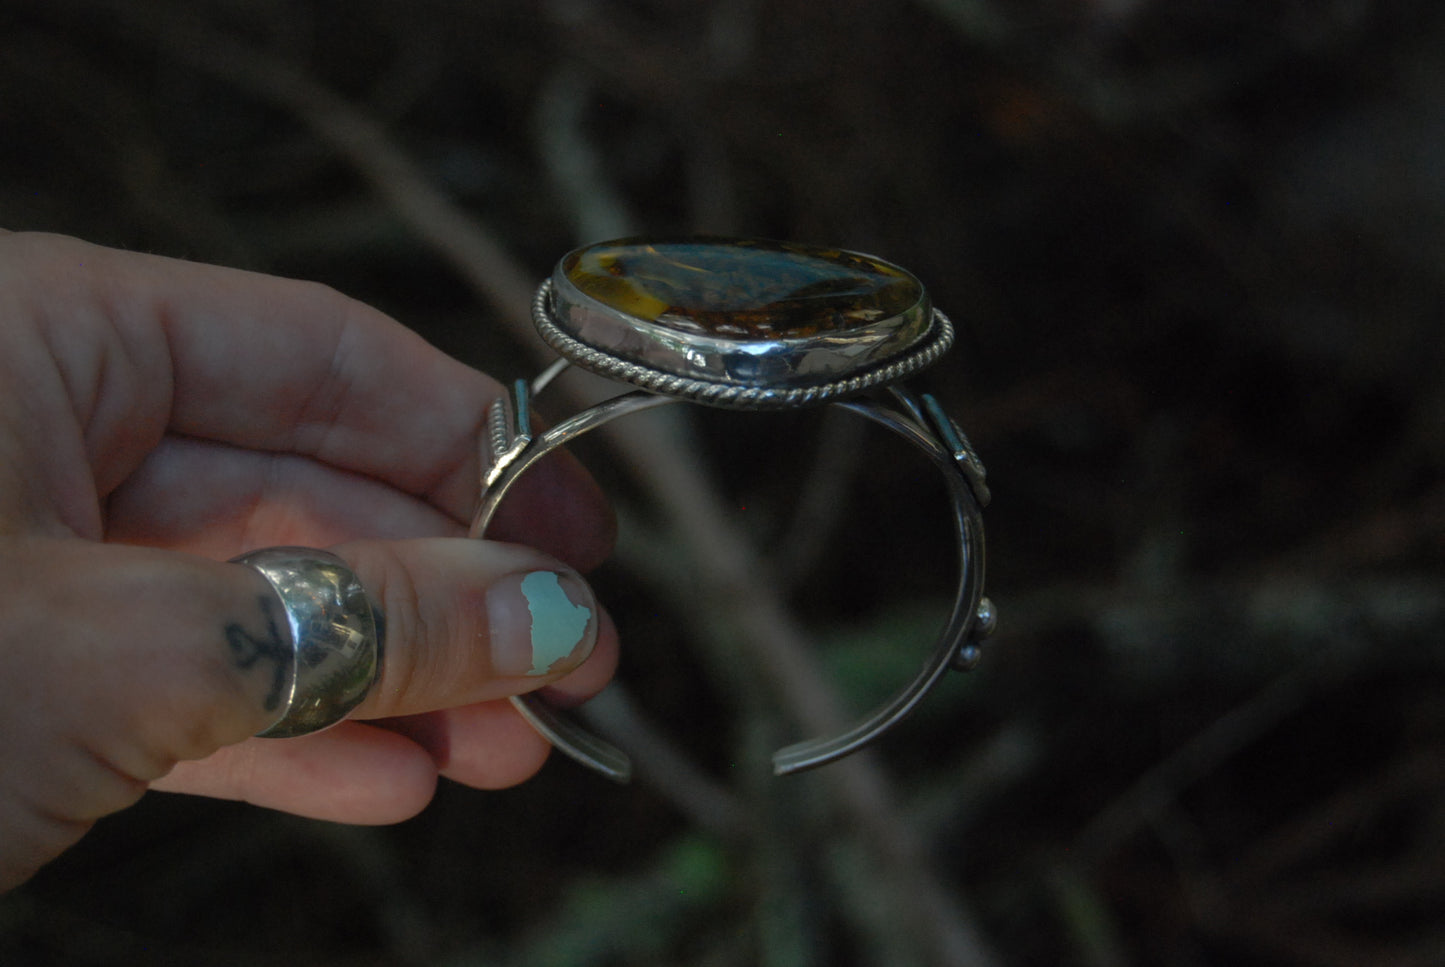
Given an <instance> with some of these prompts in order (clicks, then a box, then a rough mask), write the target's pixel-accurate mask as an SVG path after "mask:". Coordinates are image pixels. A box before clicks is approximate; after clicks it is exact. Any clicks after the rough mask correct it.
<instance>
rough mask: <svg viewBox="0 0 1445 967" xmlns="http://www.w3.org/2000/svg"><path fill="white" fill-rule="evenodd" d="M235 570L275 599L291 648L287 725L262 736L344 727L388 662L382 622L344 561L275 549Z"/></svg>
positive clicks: (281, 721)
mask: <svg viewBox="0 0 1445 967" xmlns="http://www.w3.org/2000/svg"><path fill="white" fill-rule="evenodd" d="M233 563H236V564H244V565H246V566H247V567H250V568H252V569H254V570H256V571H258V572H259V573H260V574H261V576H262V577H264V578H265V579H266V581H267V582H268V583H269V584H270V585H271V588H272V589H273V590H274V591H275V592H276V596H277V597H278V598H280V600H281V607H282V611H283V612H284V613H285V615H286V629H285V632H286V634H287V635H288V636H289V638H290V645H291V660H290V662H289V665H288V667H286V668H285V669H283V671H284V674H285V678H284V681H283V682H282V687H281V690H280V695H281V703H280V707H281V714H280V717H279V718H278V719H277V720H276V721H275V722H274V723H272V724H271V725H270V726H269V727H267V728H266V729H264V730H263V731H261V732H258V733H257V734H258V735H260V736H263V737H266V738H289V737H292V736H297V735H306V734H308V733H311V732H318V731H320V730H321V729H324V728H327V727H329V726H332V725H335V724H336V723H337V722H340V721H341V720H342V719H343V718H345V717H346V714H347V713H348V712H350V711H351V710H352V709H353V708H355V707H356V706H357V705H359V704H360V703H361V700H362V699H364V698H365V697H366V693H367V692H368V691H369V690H370V688H371V685H372V682H374V681H375V680H376V673H377V669H378V667H379V666H380V661H381V647H382V640H381V639H382V635H381V622H380V620H379V617H380V615H379V613H378V612H377V610H376V609H375V608H373V607H372V604H371V601H370V599H369V598H368V597H367V595H366V590H365V589H364V588H363V587H362V586H361V581H359V580H358V579H357V577H356V575H355V574H354V573H352V571H351V569H350V568H349V567H347V565H346V562H345V561H343V560H342V559H341V558H339V557H337V556H336V555H335V554H332V553H331V552H329V551H322V550H317V549H315V548H310V547H268V548H264V549H262V550H259V551H252V552H251V553H249V554H243V555H242V556H240V557H238V558H235V559H234V561H233ZM278 630H279V629H278Z"/></svg>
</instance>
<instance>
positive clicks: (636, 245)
mask: <svg viewBox="0 0 1445 967" xmlns="http://www.w3.org/2000/svg"><path fill="white" fill-rule="evenodd" d="M560 268H561V269H562V272H563V273H564V274H565V275H566V277H567V279H568V281H570V282H571V283H572V284H573V285H574V286H576V288H577V289H578V290H579V291H580V292H582V293H583V294H585V295H587V296H588V297H590V298H592V299H595V300H596V301H597V302H599V303H601V304H603V305H604V306H607V307H609V308H611V309H614V310H616V311H618V312H622V313H625V314H626V315H629V316H631V317H633V318H635V319H641V320H644V321H646V322H650V323H654V324H657V325H660V326H664V327H667V328H669V329H675V330H677V331H679V332H686V333H698V334H705V335H708V336H713V337H716V338H723V339H736V340H780V339H808V338H813V337H818V336H828V335H832V334H841V333H845V332H849V331H852V330H856V329H862V328H866V327H868V326H870V325H873V324H875V323H877V322H879V321H881V320H886V319H891V318H894V317H897V316H901V315H903V314H905V313H907V312H909V310H912V309H915V308H916V307H917V306H918V305H919V303H920V302H921V301H922V300H923V298H924V292H923V285H922V284H921V283H920V282H919V281H918V280H917V279H915V278H914V277H913V276H912V275H910V274H909V273H907V272H905V271H904V270H902V269H900V268H898V267H897V266H895V265H890V264H889V263H887V262H884V261H881V260H879V259H875V258H872V257H870V256H866V255H860V254H858V253H856V252H847V251H842V250H839V249H830V248H822V247H818V246H811V245H799V244H796V243H792V242H774V241H768V240H763V239H712V238H692V239H678V240H655V239H630V240H622V241H618V242H605V243H602V244H599V245H593V246H590V247H588V248H583V249H579V250H578V251H576V252H573V253H572V254H570V255H569V256H567V257H566V258H565V259H564V260H563V262H562V265H561V266H560Z"/></svg>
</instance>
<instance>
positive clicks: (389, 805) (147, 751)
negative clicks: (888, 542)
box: [0, 232, 616, 889]
mask: <svg viewBox="0 0 1445 967" xmlns="http://www.w3.org/2000/svg"><path fill="white" fill-rule="evenodd" d="M499 391H500V387H499V386H498V384H497V383H496V382H495V381H493V380H492V379H490V378H488V377H487V376H484V375H482V374H480V373H478V372H476V371H474V370H472V369H469V368H467V367H465V366H463V365H461V364H460V363H458V362H455V361H454V360H451V359H449V358H447V357H446V356H444V355H443V354H442V353H440V352H438V351H437V350H435V349H433V348H432V347H430V346H428V345H427V344H426V343H425V342H424V341H423V340H422V339H421V338H419V337H418V336H416V335H415V334H413V333H411V332H409V331H408V330H406V329H405V328H403V327H402V326H400V325H398V324H397V323H395V322H393V321H392V320H390V319H388V318H386V317H385V316H383V315H382V314H380V313H378V312H376V311H375V310H372V309H369V308H367V307H366V306H364V305H361V304H359V303H357V302H354V301H352V300H350V299H348V298H346V297H344V296H342V295H339V294H338V293H336V292H334V291H332V290H330V289H327V288H324V287H322V286H319V285H314V284H309V283H301V282H293V281H287V280H282V279H276V278H270V277H266V276H261V275H255V274H251V273H245V272H239V271H234V270H228V269H221V268H214V267H209V266H202V265H195V264H190V263H185V262H179V261H174V260H170V259H163V258H157V257H151V256H145V255H137V254H131V253H125V252H118V251H114V250H109V249H104V248H99V247H96V246H92V245H87V244H85V243H82V242H78V241H75V240H73V239H67V238H62V237H57V236H46V235H35V234H23V233H16V234H10V233H4V232H0V660H3V662H4V665H5V670H4V672H3V674H0V889H5V888H7V887H9V886H13V885H15V884H16V883H19V882H21V881H23V880H24V879H26V878H27V877H29V876H30V875H31V874H32V873H33V872H34V871H35V870H36V869H37V868H39V867H40V866H41V865H42V864H44V863H45V862H47V861H48V860H50V859H52V858H54V857H55V856H56V855H58V854H59V853H60V852H62V851H63V850H64V849H65V848H67V847H68V846H69V845H71V844H72V843H74V842H75V841H76V840H77V839H78V838H79V837H80V836H81V835H82V834H83V833H84V832H85V830H86V829H88V828H89V827H90V825H91V824H92V823H93V822H94V821H95V820H97V819H98V818H100V817H101V816H104V815H106V814H108V813H111V812H115V811H117V810H120V809H123V808H125V807H126V806H128V805H130V804H131V803H133V802H135V801H136V800H137V799H138V798H139V797H140V796H141V795H142V794H143V793H144V792H145V790H146V789H148V788H153V789H164V790H171V791H178V792H192V793H200V794H203V795H210V796H219V797H224V798H233V799H244V800H248V801H250V802H253V803H257V804H260V805H264V806H268V807H271V808H275V809H282V810H286V811H289V812H294V813H298V814H301V815H307V816H313V817H319V818H325V819H332V820H337V821H342V822H353V823H383V822H392V821H396V820H400V819H404V818H406V817H408V816H410V815H412V814H414V813H415V812H417V811H418V810H420V809H421V808H422V807H423V806H424V805H425V804H426V803H427V802H428V801H429V799H430V797H431V795H432V792H433V789H434V787H435V783H436V778H437V776H438V775H439V774H440V775H443V776H448V777H450V778H452V779H455V780H457V781H460V782H463V783H466V784H469V785H473V786H478V787H499V786H504V785H508V784H512V783H516V782H519V781H521V780H523V779H525V778H526V777H528V776H529V775H531V774H532V773H533V772H534V771H536V769H538V768H539V767H540V765H541V763H542V760H543V759H544V758H545V756H546V754H547V745H546V743H545V742H544V741H543V740H542V739H541V738H539V737H538V736H537V735H536V734H534V733H533V732H532V730H531V729H530V728H529V727H528V726H527V725H526V724H525V722H523V721H522V719H521V718H520V716H518V715H517V714H516V712H515V711H514V710H513V709H512V707H511V706H510V704H509V703H507V702H506V701H505V700H504V699H505V698H506V697H507V696H510V695H513V694H516V693H519V692H522V691H526V690H529V689H533V688H538V687H541V686H549V687H550V688H551V689H552V691H553V692H555V693H556V697H558V698H559V699H561V700H564V701H567V700H571V701H578V700H581V699H583V698H585V697H586V696H588V695H590V694H592V693H594V692H595V691H597V690H598V689H600V688H601V686H602V685H603V684H604V683H605V682H606V680H607V678H608V677H609V676H610V675H611V673H612V670H613V667H614V664H615V660H616V633H615V631H614V629H613V627H612V625H611V622H610V621H609V620H608V618H607V616H606V614H605V613H604V612H602V611H601V610H600V609H598V608H597V607H596V606H595V604H593V603H592V602H591V599H590V592H589V591H587V589H586V585H585V584H583V583H582V582H581V579H580V578H578V577H576V570H585V569H586V568H588V567H591V566H593V565H595V564H596V563H598V562H599V561H600V560H601V558H602V557H604V556H605V555H606V554H607V553H608V551H609V550H610V547H611V541H612V522H611V517H610V515H609V513H608V511H607V509H606V505H605V503H604V502H603V500H602V498H601V496H600V494H599V493H598V492H597V491H596V488H595V487H594V486H593V485H592V484H591V483H590V481H589V480H588V478H587V477H586V475H585V474H584V473H583V472H582V471H581V470H580V468H579V467H577V465H576V464H574V463H571V462H570V461H568V460H566V459H562V460H552V459H549V460H548V461H547V462H546V463H545V464H544V465H542V466H539V467H538V468H536V470H535V471H534V472H533V473H532V474H529V476H528V480H527V486H526V488H525V489H524V490H523V491H522V492H520V493H518V494H517V495H516V496H515V497H514V498H509V502H508V504H507V505H506V506H504V508H503V511H502V514H501V516H499V518H498V519H497V521H496V523H495V524H494V525H493V527H492V530H491V531H490V534H491V535H494V536H495V537H497V538H499V539H502V540H508V541H515V542H517V543H513V544H504V543H498V542H495V541H492V540H488V541H473V540H468V539H466V538H465V536H464V535H465V533H466V525H467V521H468V518H469V516H470V514H471V511H472V507H473V505H474V503H475V501H476V499H477V495H478V480H479V465H478V461H479V456H478V449H479V448H478V444H479V439H480V428H481V425H482V419H483V413H484V410H485V407H486V405H487V404H488V402H489V401H490V400H491V399H493V398H494V397H495V396H496V395H497V394H498V393H499ZM279 544H299V545H305V546H312V547H328V548H329V549H331V550H332V551H334V552H335V553H337V554H339V555H340V556H341V557H342V558H343V559H344V560H345V561H346V562H347V563H348V564H349V565H350V567H351V568H352V569H353V570H354V571H355V572H356V574H357V575H358V577H359V578H360V579H361V581H362V583H363V585H364V586H365V587H366V589H367V591H368V592H369V593H370V595H371V596H372V598H373V599H374V600H375V601H376V602H377V604H378V605H379V607H380V609H381V611H382V613H383V614H384V616H385V623H386V639H385V648H384V651H383V663H382V668H381V672H380V675H379V678H378V680H377V683H376V684H375V686H374V687H373V688H372V690H371V692H370V694H369V696H368V697H367V699H366V700H365V701H364V702H363V703H362V704H361V706H360V707H358V708H357V709H356V711H355V712H354V713H353V714H352V716H351V717H350V718H349V719H348V721H345V722H342V723H340V724H339V725H337V726H335V727H333V728H331V729H329V730H326V731H323V732H318V733H315V734H312V735H308V736H303V737H300V738H292V739H257V738H250V736H253V735H254V734H255V733H256V732H258V731H260V730H262V729H264V728H265V727H267V726H268V725H269V724H270V723H271V721H272V720H274V718H275V714H276V713H275V712H274V711H272V712H267V711H266V710H265V708H264V705H265V702H264V696H265V692H266V690H267V683H268V677H267V675H266V674H265V672H264V670H260V669H256V668H252V669H250V670H247V669H244V668H241V667H238V664H237V662H236V660H235V656H234V654H233V652H232V651H231V650H230V649H229V648H228V646H227V637H226V636H227V630H228V629H252V630H253V631H254V629H257V628H259V627H264V612H265V609H266V608H267V607H275V601H274V599H273V598H272V597H271V590H270V587H269V585H267V584H266V582H265V581H264V579H262V578H261V576H260V575H259V574H258V573H256V572H255V571H253V570H252V569H250V568H247V567H244V566H241V565H237V564H227V563H223V562H224V561H226V560H227V559H229V558H231V557H234V556H235V555H237V554H240V553H243V552H245V551H248V550H252V549H255V548H258V547H264V546H270V545H279ZM523 545H526V546H523ZM554 558H555V559H554ZM563 562H566V563H563ZM568 565H570V567H569V566H568ZM574 569H576V570H574ZM535 571H547V572H552V573H557V574H560V575H562V580H563V583H564V585H565V586H566V587H567V588H568V591H569V594H570V596H571V597H572V598H573V600H574V601H576V602H577V603H578V604H585V605H587V606H588V607H589V608H590V611H591V613H592V620H591V622H590V623H589V624H588V626H587V629H586V631H585V632H584V633H582V634H581V636H580V640H579V642H578V644H577V646H576V647H575V648H574V649H573V651H572V652H571V653H570V654H569V655H568V656H567V657H565V658H563V659H561V660H560V661H558V662H557V663H556V664H555V665H553V666H551V668H550V670H548V671H546V672H545V673H542V674H537V675H533V674H531V673H530V672H531V666H530V664H529V661H530V655H529V653H528V649H529V646H528V644H527V639H526V636H527V634H528V625H527V622H528V621H529V620H530V619H529V617H528V615H527V610H526V605H525V602H523V601H521V599H520V598H519V594H520V592H519V591H518V590H517V588H518V584H519V581H520V578H521V576H522V575H525V574H528V573H531V572H535ZM589 649H590V654H591V657H590V658H588V653H589ZM584 659H586V661H585V663H584V662H583V660H584Z"/></svg>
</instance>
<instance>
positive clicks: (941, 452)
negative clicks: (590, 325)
mask: <svg viewBox="0 0 1445 967" xmlns="http://www.w3.org/2000/svg"><path fill="white" fill-rule="evenodd" d="M539 305H543V306H544V307H545V304H544V303H543V302H542V300H541V299H540V298H539ZM568 365H570V362H569V360H567V359H559V360H558V361H557V362H556V363H555V364H554V365H552V366H551V367H549V368H548V369H547V370H546V371H545V372H543V373H542V374H541V375H540V376H538V377H537V379H536V380H534V381H533V382H532V383H531V384H528V383H527V382H526V381H524V380H518V381H517V382H516V383H514V384H513V386H512V389H511V392H510V393H509V395H507V396H505V397H503V398H501V399H499V400H497V401H496V402H495V403H494V404H493V405H492V408H491V410H490V413H489V432H488V441H487V446H488V447H489V449H490V465H489V469H488V470H487V472H486V475H485V477H484V479H483V487H482V497H481V503H480V506H479V508H478V510H477V514H476V517H475V518H474V520H473V522H472V527H471V536H472V537H475V538H479V537H482V536H483V535H484V534H485V533H486V530H487V527H488V525H489V524H490V523H491V520H492V517H493V515H494V514H495V513H496V510H497V508H498V506H499V505H500V504H501V502H502V500H503V498H504V497H505V496H506V495H507V492H508V490H509V489H510V488H511V486H512V485H513V484H514V483H515V482H516V481H517V480H518V478H519V477H520V476H521V475H522V474H523V473H525V472H526V470H527V469H528V468H529V467H531V466H532V465H533V464H535V463H536V462H537V461H538V460H540V459H542V458H543V457H545V456H546V455H547V454H549V453H551V452H552V451H553V450H556V449H558V448H559V447H562V446H565V445H566V444H568V443H570V442H571V441H573V440H575V439H576V438H578V437H580V436H582V435H583V434H585V433H587V432H589V431H591V430H594V429H596V428H597V427H600V426H603V425H604V424H607V423H610V422H611V421H613V420H615V419H618V418H620V417H623V416H627V415H629V414H632V413H637V412H641V411H643V410H648V409H652V408H654V407H659V406H665V405H668V404H670V403H679V402H688V400H686V399H682V398H679V397H677V396H660V395H655V394H654V393H652V392H646V391H634V392H628V393H625V394H623V395H620V396H617V397H614V398H612V399H609V400H606V401H604V402H602V403H599V404H597V405H596V406H593V407H592V408H590V409H587V410H584V411H583V412H581V413H578V414H577V415H575V416H573V417H571V418H570V419H567V420H564V421H563V422H561V423H558V424H557V425H555V426H553V427H552V428H551V429H549V430H547V431H545V432H543V433H541V434H534V433H533V429H532V419H531V408H532V407H531V401H532V398H533V397H534V396H536V395H538V394H540V393H541V392H542V391H543V390H544V389H545V388H546V386H547V385H548V384H549V383H550V382H551V381H552V380H553V379H554V378H555V377H556V376H557V375H558V374H559V373H561V372H562V371H563V370H565V369H566V368H567V366H568ZM887 394H888V396H889V397H891V402H887V401H884V400H881V399H880V400H874V399H871V398H870V399H860V398H848V399H835V400H832V401H831V402H830V403H829V404H828V405H831V406H835V407H838V408H840V409H843V410H847V411H848V412H851V413H855V414H857V415H859V416H861V417H863V418H865V419H867V420H870V421H872V422H874V423H877V424H879V425H881V426H883V427H885V428H886V429H888V430H890V431H892V432H893V433H895V434H897V435H898V436H900V437H901V438H903V439H904V440H906V441H908V442H909V443H911V444H912V445H913V446H915V447H916V448H917V449H919V450H920V451H922V452H923V454H924V455H925V456H927V457H928V459H929V460H930V461H932V463H933V464H934V465H935V466H936V467H938V469H939V470H940V471H941V472H942V474H943V478H944V481H945V483H946V485H947V490H948V495H949V502H950V506H951V516H952V520H953V525H954V530H955V533H956V536H957V540H958V558H957V560H958V581H957V587H956V589H955V594H954V604H953V609H952V612H951V613H950V615H949V618H948V621H947V624H946V626H945V628H944V630H943V632H942V634H941V635H940V637H939V638H938V641H937V644H936V645H935V647H934V649H933V651H932V653H931V654H930V655H929V657H928V659H927V660H926V662H925V663H924V665H923V667H922V669H921V670H920V671H919V673H918V675H917V676H916V677H915V678H914V679H913V681H911V682H910V683H909V684H908V685H907V686H906V687H905V688H904V689H903V690H902V691H900V692H898V693H897V694H896V695H895V696H894V697H893V698H892V699H891V700H889V701H888V702H886V703H885V704H884V705H883V706H882V707H880V708H879V709H877V710H876V711H874V712H873V713H871V714H870V715H867V716H866V717H864V718H863V719H862V720H861V721H860V722H858V723H857V724H855V725H854V726H852V727H851V728H849V729H847V730H846V731H844V732H843V733H842V734H840V735H836V736H832V737H826V738H818V739H811V740H808V741H805V742H800V743H797V744H795V745H789V746H786V747H784V748H783V749H780V750H779V751H778V752H777V753H776V754H775V755H774V756H773V771H774V773H775V774H777V775H788V774H791V773H796V772H801V771H803V770H806V769H812V768H815V767H817V766H821V765H825V764H827V763H829V762H833V761H834V760H836V759H840V758H842V757H843V756H846V755H848V754H849V753H851V752H854V751H856V750H858V749H859V748H861V747H863V746H864V745H866V744H868V743H869V742H872V741H873V740H874V739H876V738H877V737H879V736H880V735H882V734H883V733H884V732H886V731H888V730H889V729H890V728H892V727H893V726H894V725H896V724H897V723H898V722H900V721H901V720H902V719H904V718H905V717H906V716H907V715H908V714H909V713H910V712H911V711H912V710H913V709H914V707H915V706H917V705H918V703H919V702H920V701H921V700H922V699H923V697H924V696H925V695H926V694H928V692H929V691H930V690H931V689H932V688H933V687H934V685H936V684H937V683H938V682H939V680H940V679H941V678H943V676H944V675H945V673H946V672H947V671H948V670H949V669H950V668H954V669H959V670H966V669H969V668H972V667H973V665H974V664H975V663H977V661H978V659H979V657H980V649H979V642H981V641H982V640H983V639H984V638H986V637H988V635H990V634H991V633H992V632H993V630H994V627H995V624H996V620H997V619H996V616H995V613H994V609H993V605H992V604H991V603H990V602H989V600H988V599H987V598H986V597H984V595H983V587H984V534H983V521H982V517H981V514H980V508H981V507H982V506H984V505H986V504H987V503H988V496H989V495H988V487H987V484H986V483H985V479H984V471H983V466H982V464H981V463H980V462H979V460H978V457H977V456H976V455H975V453H974V452H973V448H972V447H971V446H970V445H969V443H968V440H967V438H966V437H965V436H964V434H963V433H962V432H961V430H960V429H959V428H958V426H957V424H955V423H954V422H953V420H952V419H951V418H950V417H949V416H948V415H947V414H946V413H945V412H944V411H943V409H942V407H941V406H939V404H938V403H937V401H936V400H934V399H933V397H931V396H929V395H926V394H923V395H915V394H913V393H912V392H910V391H909V390H907V389H905V388H904V387H902V386H900V385H897V384H894V385H890V386H888V387H887ZM512 702H513V703H514V704H515V705H516V707H517V708H518V710H519V711H520V712H521V713H522V715H523V716H524V717H525V718H526V719H527V720H528V722H530V723H531V724H532V726H533V727H534V728H535V729H537V731H538V732H540V733H541V734H542V735H543V736H545V737H546V738H547V739H548V740H549V741H550V742H551V743H552V744H553V745H554V746H555V747H557V748H558V749H560V750H562V751H563V752H564V753H566V754H567V755H568V756H570V757H571V758H573V759H575V760H576V761H578V762H580V763H582V764H584V765H586V766H588V767H590V768H592V769H594V770H595V771H597V772H599V773H601V774H602V775H605V776H607V777H609V778H611V779H614V780H617V781H619V782H626V781H628V780H629V779H630V777H631V774H632V763H631V760H630V759H629V757H628V756H627V755H626V754H625V753H623V752H622V751H621V750H619V749H617V748H616V747H614V746H613V745H611V744H610V743H608V742H605V741H603V740H602V739H600V738H598V737H597V736H595V735H593V734H592V733H590V732H588V731H586V730H585V729H583V728H582V727H581V726H580V725H578V724H577V723H576V722H575V721H573V720H572V719H570V718H568V717H566V716H564V715H562V714H561V713H559V712H558V711H556V710H555V709H553V708H552V707H550V706H548V705H546V704H545V703H544V702H542V701H541V700H540V699H539V698H537V697H536V696H535V695H525V696H517V697H515V698H513V699H512Z"/></svg>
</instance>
